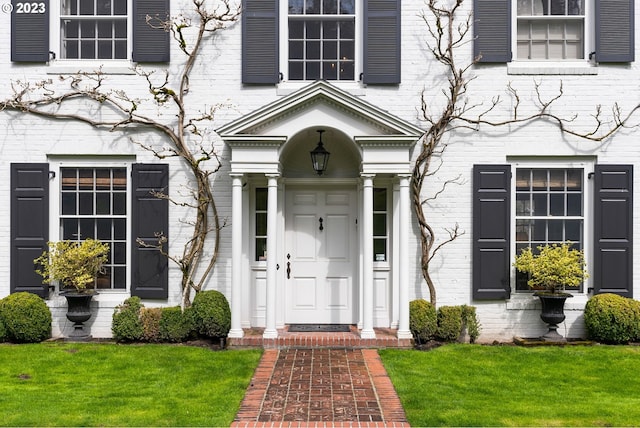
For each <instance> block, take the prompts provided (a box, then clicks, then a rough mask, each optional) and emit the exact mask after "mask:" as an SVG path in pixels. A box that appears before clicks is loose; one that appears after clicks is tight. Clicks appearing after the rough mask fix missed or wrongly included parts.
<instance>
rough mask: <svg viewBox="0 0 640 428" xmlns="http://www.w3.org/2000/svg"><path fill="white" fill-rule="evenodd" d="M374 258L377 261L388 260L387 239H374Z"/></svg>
mask: <svg viewBox="0 0 640 428" xmlns="http://www.w3.org/2000/svg"><path fill="white" fill-rule="evenodd" d="M373 260H374V261H376V262H384V261H386V260H387V240H386V239H378V238H376V239H374V240H373Z"/></svg>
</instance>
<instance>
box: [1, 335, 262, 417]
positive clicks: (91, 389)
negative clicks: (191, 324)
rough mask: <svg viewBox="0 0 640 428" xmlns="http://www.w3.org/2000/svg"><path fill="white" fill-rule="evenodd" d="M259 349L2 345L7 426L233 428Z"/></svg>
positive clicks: (111, 345) (2, 372)
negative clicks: (227, 427)
mask: <svg viewBox="0 0 640 428" xmlns="http://www.w3.org/2000/svg"><path fill="white" fill-rule="evenodd" d="M260 355H261V352H260V351H255V350H253V351H216V352H213V351H211V350H209V349H206V348H197V347H188V346H173V345H144V346H137V345H116V344H90V343H88V344H70V343H45V344H34V345H0V421H1V422H0V425H2V426H229V425H230V424H231V422H232V421H233V418H234V416H235V414H236V412H237V410H238V408H239V406H240V402H241V400H242V398H243V396H244V393H245V390H246V388H247V386H248V384H249V381H250V379H251V376H252V375H253V372H254V370H255V368H256V366H257V364H258V361H259V359H260Z"/></svg>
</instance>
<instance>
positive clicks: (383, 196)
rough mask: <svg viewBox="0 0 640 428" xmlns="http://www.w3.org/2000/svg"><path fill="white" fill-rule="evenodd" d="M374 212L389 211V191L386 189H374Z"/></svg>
mask: <svg viewBox="0 0 640 428" xmlns="http://www.w3.org/2000/svg"><path fill="white" fill-rule="evenodd" d="M373 210H374V211H386V210H387V189H384V188H375V189H373Z"/></svg>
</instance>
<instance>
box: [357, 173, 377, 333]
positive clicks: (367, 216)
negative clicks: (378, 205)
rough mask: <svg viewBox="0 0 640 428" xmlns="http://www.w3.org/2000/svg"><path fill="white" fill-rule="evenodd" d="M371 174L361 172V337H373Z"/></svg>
mask: <svg viewBox="0 0 640 428" xmlns="http://www.w3.org/2000/svg"><path fill="white" fill-rule="evenodd" d="M373 177H375V175H373V174H363V175H362V178H363V187H362V216H363V218H362V242H363V245H362V247H363V248H362V257H363V260H362V306H363V307H362V331H361V332H360V336H361V337H362V338H363V339H375V337H376V334H375V332H374V331H373Z"/></svg>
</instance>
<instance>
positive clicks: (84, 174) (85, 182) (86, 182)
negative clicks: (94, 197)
mask: <svg viewBox="0 0 640 428" xmlns="http://www.w3.org/2000/svg"><path fill="white" fill-rule="evenodd" d="M78 184H79V189H80V190H93V170H92V169H79V170H78Z"/></svg>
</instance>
